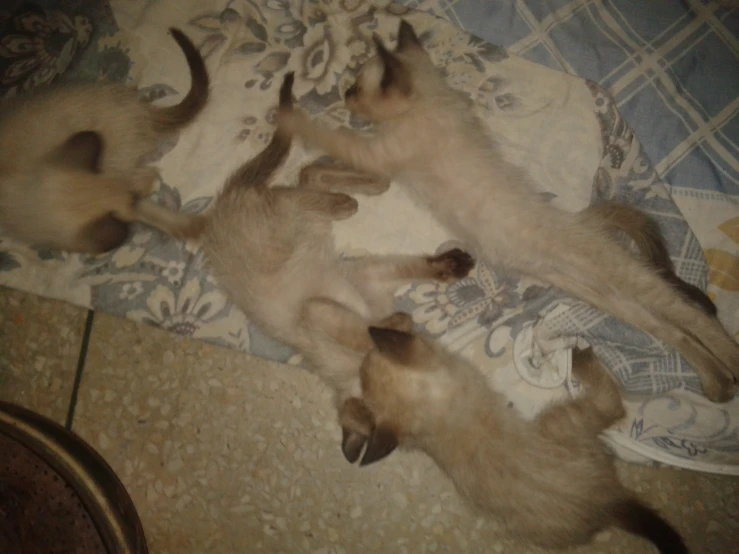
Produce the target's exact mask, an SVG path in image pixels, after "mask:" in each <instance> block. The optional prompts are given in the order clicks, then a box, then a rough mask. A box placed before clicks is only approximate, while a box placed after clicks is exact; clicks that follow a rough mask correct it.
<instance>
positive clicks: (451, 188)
mask: <svg viewBox="0 0 739 554" xmlns="http://www.w3.org/2000/svg"><path fill="white" fill-rule="evenodd" d="M405 25H406V27H405V28H404V27H403V25H401V30H400V33H399V36H400V39H399V49H398V50H396V51H395V52H393V53H389V52H388V51H387V50H385V49H384V47H383V46H382V44H381V42H379V41H378V46H379V48H380V52H382V53H383V55H381V56H378V57H375V58H373V59H371V60H369V61H368V62H367V63H366V65H365V67H364V68H363V70H362V71H361V73H360V75H359V77H358V79H357V83H356V86H355V87H352V88H351V89H350V91H348V94H347V106H348V107H349V109H350V110H352V111H354V112H356V113H357V114H359V115H363V116H365V117H367V118H369V119H371V120H372V121H373V122H374V123H375V125H374V130H373V133H372V135H366V134H362V133H359V132H355V131H352V130H350V129H347V128H342V129H338V130H329V129H327V128H325V127H323V126H320V125H318V124H316V123H314V122H312V121H311V120H309V119H308V118H307V117H306V116H305V115H304V114H303V113H302V112H297V111H296V112H291V113H281V114H280V116H279V124H280V125H281V126H283V127H284V128H289V129H291V130H293V131H294V132H296V133H297V134H299V135H300V136H301V137H302V138H304V139H305V140H306V141H308V142H309V143H312V144H314V145H316V146H318V147H319V148H321V149H323V150H324V151H325V152H326V153H328V154H330V155H332V156H334V157H336V158H338V159H340V160H342V161H344V162H346V163H349V164H350V165H352V166H353V167H355V168H358V169H361V170H364V171H369V172H373V173H378V174H382V175H385V176H386V177H388V178H389V179H392V180H395V181H397V182H399V183H400V184H401V185H402V186H406V187H408V188H409V189H410V190H411V191H413V192H414V193H415V196H416V197H417V198H418V199H419V201H420V202H421V203H422V204H424V205H426V206H428V208H429V209H430V210H431V211H432V212H433V213H434V214H435V215H436V216H437V218H438V219H439V220H440V221H441V222H442V223H444V224H445V225H446V226H447V227H448V228H449V229H450V230H452V231H453V232H454V233H455V234H456V235H457V236H459V237H461V238H462V239H463V240H465V241H466V243H467V244H468V245H469V247H471V248H473V249H476V250H477V251H479V252H480V253H481V255H482V257H483V258H484V259H486V260H488V261H489V262H496V263H502V264H504V265H506V266H508V267H509V268H511V269H515V270H518V271H520V272H522V273H525V274H528V275H532V276H534V277H537V278H539V279H541V280H543V281H545V282H548V283H550V284H552V285H554V286H556V287H558V288H560V289H562V290H563V291H565V292H567V293H569V294H571V295H573V296H575V297H578V298H580V299H582V300H584V301H585V302H588V303H590V304H591V305H593V306H595V307H596V308H599V309H601V310H603V311H605V312H608V313H610V314H611V315H614V316H615V317H617V318H619V319H621V320H623V321H625V322H627V323H630V324H632V325H634V326H635V327H637V328H639V329H641V330H642V331H644V332H647V333H649V334H651V335H652V336H654V337H655V338H657V339H659V340H661V341H663V342H664V343H666V344H667V345H669V346H671V347H673V348H675V349H676V350H677V351H678V352H680V353H681V354H682V355H683V356H685V358H687V359H688V360H689V361H690V362H691V363H692V364H693V366H694V367H695V368H696V370H697V371H698V375H699V377H700V381H701V384H702V386H703V390H704V393H705V395H706V396H707V397H708V398H709V399H711V400H713V401H717V402H725V401H728V400H730V399H731V398H733V397H734V394H735V392H736V390H737V385H736V378H737V375H739V345H737V343H736V342H735V341H734V339H733V338H732V337H730V336H729V335H728V333H727V332H726V331H725V330H724V328H723V327H722V326H721V324H720V323H719V322H718V320H717V319H715V318H712V317H710V316H709V315H707V314H705V313H703V311H702V310H701V309H700V308H699V307H698V306H697V305H696V304H695V303H693V302H690V301H687V300H686V299H685V298H684V297H683V296H682V294H681V293H680V292H679V291H677V290H675V289H674V288H673V287H671V286H670V285H669V284H668V283H667V282H666V281H665V280H664V279H663V278H661V277H660V275H659V274H658V272H657V271H655V270H654V268H653V267H651V266H650V264H647V263H645V262H642V261H640V260H637V259H636V258H635V257H634V256H633V255H631V254H630V253H629V252H628V251H627V250H626V249H625V248H623V247H622V246H620V245H619V244H618V242H617V241H616V240H614V239H613V237H612V235H611V232H610V230H609V229H608V225H607V224H604V223H603V222H601V221H600V220H599V219H598V218H593V217H585V216H581V215H580V214H577V213H567V212H564V211H562V210H559V209H557V208H555V207H553V206H552V205H551V204H549V203H547V202H546V201H544V200H543V199H542V197H541V196H540V195H539V194H538V193H537V191H536V190H535V187H534V186H533V185H532V183H531V181H530V179H529V177H528V176H527V175H526V173H525V171H523V170H522V169H521V168H518V167H516V166H514V165H512V164H510V163H508V162H507V161H506V160H504V159H503V157H502V156H501V154H500V153H499V151H498V148H497V146H496V144H495V141H494V140H493V139H492V138H491V137H490V136H489V134H488V130H487V128H486V127H485V125H484V124H483V123H482V121H481V120H480V119H479V118H478V116H477V115H476V114H475V111H474V108H473V106H472V105H471V102H470V101H469V100H468V98H467V97H466V96H465V95H463V94H462V93H460V92H458V91H455V90H453V89H452V88H450V87H449V86H448V85H447V84H446V82H445V81H444V79H443V77H442V76H441V75H440V73H439V72H438V71H437V69H436V68H435V67H434V65H433V63H432V61H431V59H430V58H429V57H428V55H427V54H426V52H425V51H424V50H423V49H422V48H421V46H420V44H419V43H418V39H417V38H416V37H415V34H414V33H413V30H412V28H410V26H409V25H407V24H405ZM409 29H410V30H409ZM388 62H390V63H392V64H393V65H392V66H389V65H388ZM388 67H391V69H393V72H394V75H393V79H394V80H395V81H396V82H398V86H395V85H392V83H391V86H387V87H385V88H383V87H381V86H380V81H381V80H382V79H383V76H385V71H386V70H387V68H388ZM383 68H385V69H383ZM349 93H351V95H350V94H349Z"/></svg>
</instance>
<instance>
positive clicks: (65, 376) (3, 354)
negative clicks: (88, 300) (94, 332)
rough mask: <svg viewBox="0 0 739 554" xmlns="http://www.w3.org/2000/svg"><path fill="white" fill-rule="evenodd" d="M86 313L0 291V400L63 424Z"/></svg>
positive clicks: (35, 298)
mask: <svg viewBox="0 0 739 554" xmlns="http://www.w3.org/2000/svg"><path fill="white" fill-rule="evenodd" d="M86 317H87V310H84V309H82V308H78V307H76V306H71V305H69V304H66V303H64V302H59V301H57V300H48V299H45V298H40V297H38V296H35V295H32V294H27V293H24V292H19V291H15V290H11V289H8V288H5V287H0V398H1V399H3V400H6V401H11V402H15V403H17V404H20V405H22V406H25V407H27V408H30V409H32V410H34V411H36V412H38V413H40V414H43V415H45V416H48V417H51V418H52V419H54V420H55V421H57V422H59V423H64V420H65V418H66V416H67V409H68V406H69V400H70V397H71V394H72V386H73V384H74V377H75V373H76V369H77V359H78V355H79V350H80V342H81V340H82V334H83V332H84V327H85V318H86Z"/></svg>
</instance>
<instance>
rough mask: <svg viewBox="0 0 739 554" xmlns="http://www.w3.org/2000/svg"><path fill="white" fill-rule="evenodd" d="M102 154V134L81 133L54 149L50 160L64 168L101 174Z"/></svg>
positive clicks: (93, 132) (92, 132)
mask: <svg viewBox="0 0 739 554" xmlns="http://www.w3.org/2000/svg"><path fill="white" fill-rule="evenodd" d="M102 153H103V138H102V137H101V136H100V134H99V133H96V132H95V131H80V132H79V133H75V134H74V135H72V136H71V137H69V138H68V139H67V140H66V141H64V143H63V144H62V145H61V146H58V147H57V148H56V149H54V150H53V151H52V152H51V154H50V155H49V160H50V161H51V162H52V163H54V164H56V165H60V166H63V167H69V168H72V169H83V170H87V171H89V172H91V173H99V172H100V157H101V155H102Z"/></svg>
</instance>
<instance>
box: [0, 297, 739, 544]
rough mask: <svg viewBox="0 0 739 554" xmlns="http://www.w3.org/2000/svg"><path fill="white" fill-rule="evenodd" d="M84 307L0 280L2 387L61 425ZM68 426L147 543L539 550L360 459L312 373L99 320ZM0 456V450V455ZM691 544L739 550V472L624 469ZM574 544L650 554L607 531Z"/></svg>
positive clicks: (440, 491)
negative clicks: (345, 446)
mask: <svg viewBox="0 0 739 554" xmlns="http://www.w3.org/2000/svg"><path fill="white" fill-rule="evenodd" d="M86 317H87V314H86V312H85V311H84V310H81V309H77V308H73V307H70V306H67V305H65V304H61V303H58V302H53V301H48V300H42V299H39V298H36V297H33V296H28V295H24V294H21V293H17V292H11V291H8V290H7V289H0V332H1V333H2V334H1V335H0V341H1V343H0V348H1V350H0V397H1V398H4V399H13V400H15V401H17V402H19V403H21V404H23V405H26V406H28V407H31V408H33V409H36V410H37V411H40V412H42V413H45V414H47V415H51V416H52V417H54V418H55V419H57V420H58V421H65V420H66V418H67V414H68V412H69V407H70V399H71V398H72V392H73V388H74V381H75V375H76V368H77V357H78V352H79V350H80V346H81V340H82V336H83V331H84V327H85V321H86ZM77 392H78V396H77V401H76V406H75V410H74V419H73V421H72V428H73V430H75V431H76V432H78V433H79V434H80V435H82V436H83V437H84V438H85V439H87V440H88V441H90V442H91V443H92V444H93V445H94V446H95V447H96V448H98V449H99V451H100V452H101V454H102V455H103V456H104V457H105V458H106V459H107V460H108V462H109V463H110V464H111V465H112V466H113V468H114V469H115V470H116V471H117V472H118V474H119V476H120V477H121V478H122V480H123V481H124V483H125V484H126V486H127V488H128V490H129V492H130V493H131V496H132V497H133V499H134V502H135V503H136V505H137V507H138V510H139V513H140V515H141V519H142V521H143V523H144V527H145V530H146V533H147V536H148V540H149V545H150V550H151V552H152V553H155V554H160V553H172V554H189V553H192V554H196V553H197V554H203V553H206V552H207V553H215V554H221V553H224V554H225V553H240V554H242V553H243V554H246V553H249V554H250V553H252V552H255V553H256V552H274V553H290V554H292V553H296V554H297V553H303V552H311V553H324V554H329V553H396V552H397V553H404V552H407V553H410V554H421V553H425V552H439V553H441V552H448V553H466V552H470V553H478V552H480V553H482V552H506V553H515V554H525V553H542V552H544V551H542V550H538V549H534V548H531V547H528V546H525V545H521V544H519V543H515V542H513V541H511V540H509V539H507V538H504V537H503V536H502V534H501V532H500V530H499V529H498V528H497V527H496V525H495V524H494V523H491V522H485V521H483V520H480V519H477V518H475V517H474V516H473V515H471V514H470V512H469V511H468V510H467V508H465V507H464V506H463V505H462V504H461V502H460V501H459V500H458V498H457V496H456V495H455V493H454V491H453V489H452V487H451V486H450V484H449V483H448V482H447V481H446V479H444V478H443V476H441V475H440V473H439V472H438V470H437V469H436V468H435V467H433V465H432V464H431V463H430V462H429V461H428V460H427V459H425V458H423V457H421V456H418V455H407V454H399V455H393V456H392V457H391V458H390V459H388V460H387V461H386V462H383V463H381V464H377V465H375V466H372V467H369V468H364V469H359V468H356V467H352V466H349V465H348V464H347V463H346V462H344V459H343V458H342V456H341V453H340V450H339V446H338V444H339V442H338V441H339V436H340V432H339V429H338V426H337V425H336V424H335V422H334V415H333V413H332V411H331V409H330V405H329V396H328V394H327V393H326V391H325V390H323V389H322V387H321V386H320V385H319V384H318V383H317V382H316V380H315V379H314V378H313V377H312V376H311V375H308V374H307V373H305V372H303V371H301V370H299V369H295V368H289V367H284V366H277V365H275V364H271V363H267V362H264V361H261V360H258V359H255V358H251V357H248V356H245V355H243V354H240V353H236V352H231V351H227V350H223V349H219V348H215V347H213V346H209V345H206V344H203V343H199V342H195V341H190V340H185V339H182V338H179V337H175V336H172V335H169V334H167V333H164V332H162V331H159V330H154V329H151V328H148V327H142V326H140V325H138V324H135V323H132V322H129V321H121V320H118V319H114V318H111V317H109V316H106V315H104V314H95V317H94V325H93V326H92V332H91V335H90V341H89V351H88V353H87V356H86V360H85V364H84V370H83V372H82V374H81V382H80V384H79V388H78V391H77ZM0 455H1V454H0ZM619 468H620V470H621V473H622V475H623V478H624V481H625V483H626V484H627V485H628V486H629V487H631V488H632V489H634V490H636V491H638V492H639V493H640V494H641V495H642V497H644V498H645V499H646V500H648V501H649V502H650V503H651V504H652V505H653V506H654V507H656V508H658V509H659V510H660V511H661V512H662V513H664V514H665V515H666V516H667V517H668V518H669V519H670V520H671V521H672V522H673V523H674V524H675V525H676V526H677V527H678V528H679V529H680V531H681V532H682V533H683V534H684V535H685V536H686V537H687V538H688V540H689V542H690V544H691V546H692V548H693V549H694V550H693V551H694V552H695V553H700V552H704V553H711V554H732V553H735V552H739V479H737V478H732V477H720V476H712V475H703V474H697V473H692V472H686V471H675V470H671V469H664V468H661V469H656V468H646V467H638V466H629V465H626V464H619ZM576 552H578V553H580V552H581V553H606V552H608V553H624V554H627V553H628V554H631V553H633V554H640V553H645V554H646V553H650V552H653V549H651V547H650V546H649V545H648V544H645V543H644V542H642V541H640V540H637V539H635V538H632V537H630V536H627V535H625V534H624V533H622V532H619V531H615V530H614V531H607V532H605V533H603V534H602V535H601V536H599V537H598V539H597V540H596V542H595V543H594V544H592V545H590V546H588V547H583V548H581V549H578V550H576Z"/></svg>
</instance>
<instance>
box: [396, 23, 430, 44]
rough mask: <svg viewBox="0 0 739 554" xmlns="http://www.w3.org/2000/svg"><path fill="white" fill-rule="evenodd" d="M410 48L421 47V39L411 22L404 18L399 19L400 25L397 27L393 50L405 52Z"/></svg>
mask: <svg viewBox="0 0 739 554" xmlns="http://www.w3.org/2000/svg"><path fill="white" fill-rule="evenodd" d="M410 48H423V46H421V41H420V40H419V39H418V35H416V31H414V30H413V27H412V26H411V24H410V23H408V22H407V21H406V20H405V19H401V20H400V27H398V45H397V46H396V47H395V51H396V52H405V51H406V50H408V49H410Z"/></svg>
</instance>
